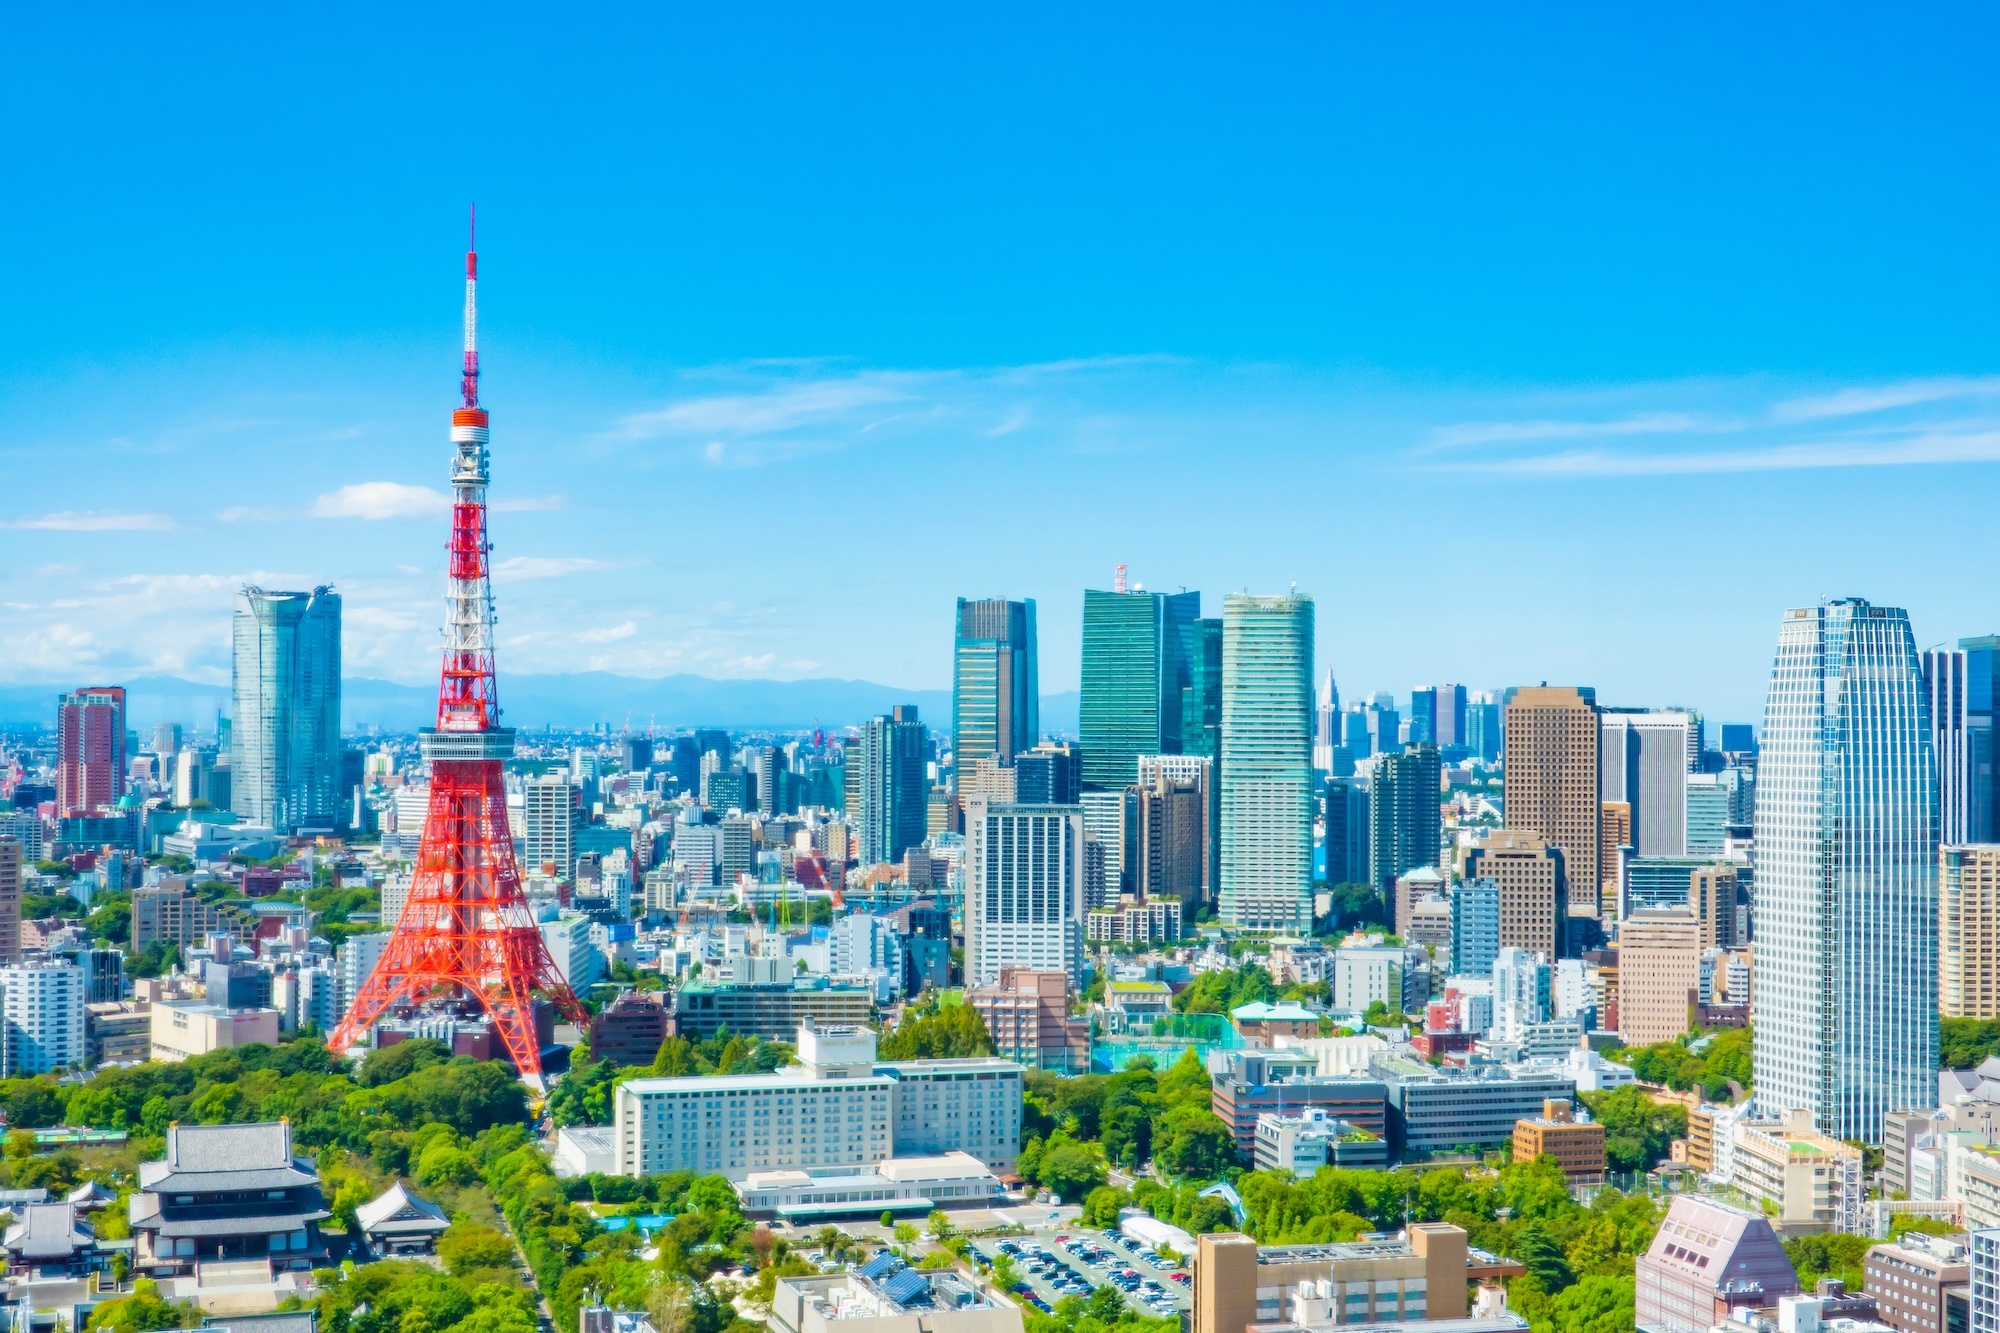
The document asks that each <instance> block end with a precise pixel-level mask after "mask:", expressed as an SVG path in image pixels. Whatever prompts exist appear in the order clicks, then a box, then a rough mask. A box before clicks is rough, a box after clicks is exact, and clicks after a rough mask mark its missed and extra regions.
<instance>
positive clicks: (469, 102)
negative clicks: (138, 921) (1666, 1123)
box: [0, 6, 2000, 718]
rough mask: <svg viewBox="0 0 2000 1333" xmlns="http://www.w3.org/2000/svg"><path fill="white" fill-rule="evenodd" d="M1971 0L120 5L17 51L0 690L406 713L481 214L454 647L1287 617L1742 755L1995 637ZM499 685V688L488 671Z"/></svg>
mask: <svg viewBox="0 0 2000 1333" xmlns="http://www.w3.org/2000/svg"><path fill="white" fill-rule="evenodd" d="M1995 26H1996V21H1995V19H1994V17H1993V16H1992V14H1991V13H1990V12H1987V11H1983V10H1979V9H1974V8H1970V7H1967V8H1961V9H1947V8H1915V7H1897V8H1896V9H1895V10H1894V11H1893V12H1890V11H1886V10H1863V9H1854V10H1849V11H1841V10H1834V9H1825V8H1803V7H1800V8H1784V7H1758V8H1757V9H1756V11H1755V12H1750V13H1743V12H1737V11H1735V10H1731V9H1725V8H1722V7H1709V8H1690V9H1686V10H1681V11H1675V12H1664V11H1662V12H1643V13H1633V12H1607V11H1604V10H1602V9H1599V8H1595V7H1581V6H1579V7H1567V8H1566V7H1526V8H1512V9H1507V10H1504V11H1502V10H1495V9H1491V8H1475V7H1449V6H1442V7H1433V8H1429V9H1425V10H1422V11H1412V10H1385V9H1380V8H1366V9H1364V8H1358V7H1357V8H1338V7H1265V8H1261V9H1255V10H1251V11H1248V12H1245V11H1244V10H1243V9H1242V7H1225V6H1212V7H1207V8H1192V7H1178V8H1176V7H1160V6H1146V7H1129V8H1118V7H1110V6H1100V7H1090V8H1087V9H1086V8H1082V7H1062V8H1056V7H1051V8H1042V9H1037V8H1033V7H1024V6H1006V7H999V6H996V7H992V8H989V9H968V8H956V9H952V10H950V11H949V12H946V11H941V10H939V9H937V8H936V7H916V6H912V7H907V8H893V7H880V8H875V9H871V10H867V11H865V12H864V11H859V10H852V9H839V10H836V9H829V8H825V7H813V8H808V7H799V8H781V7H770V8H762V9H756V10H751V9H747V8H742V7H713V6H711V7H705V9H704V10H702V11H695V10H690V11H686V12H678V13H671V12H669V13H662V12H657V11H654V10H652V9H646V10H635V11H632V12H630V13H626V14H619V13H616V12H614V11H610V10H605V11H598V12H595V13H594V14H593V15H592V16H591V17H589V18H587V19H585V20H581V21H579V20H576V19H573V18H572V17H571V16H568V15H555V14H552V12H550V11H547V10H546V9H528V8H520V9H509V8H507V7H494V6H489V7H482V8H479V9H477V10H472V9H456V10H450V11H444V10H437V11H432V12H430V13H429V14H428V15H426V14H417V15H415V16H413V15H411V14H410V13H407V12H404V11H403V10H402V9H398V8H393V7H381V8H376V9H373V10H363V9H359V8H355V9H345V10H339V11H334V10H327V11H325V12H322V13H320V14H318V15H316V16H314V15H282V14H274V13H271V12H268V11H267V10H265V9H262V8H252V7H247V6H246V7H242V8H239V9H234V10H228V9H221V8H213V9H208V10H205V11H202V12H201V13H200V14H195V15H190V14H188V13H185V12H167V11H159V10H153V9H141V8H132V9H127V10H123V11H118V10H96V11H91V13H90V14H89V15H88V16H84V15H71V14H68V13H64V12H61V11H41V12H34V13H24V14H22V15H17V16H16V22H15V25H14V28H13V29H12V30H11V32H10V40H9V41H8V42H7V43H6V44H5V46H4V48H0V134H4V147H5V157H4V160H5V162H6V163H7V174H8V179H9V185H10V187H11V188H10V191H9V202H8V206H7V207H6V208H5V209H0V246H4V253H5V254H6V255H7V256H8V261H7V262H6V263H5V264H4V265H0V310H4V311H5V312H6V318H5V319H0V459H4V466H5V470H6V475H7V477H8V479H9V482H10V485H9V486H8V488H7V493H6V494H5V495H4V496H0V523H4V524H5V525H6V526H5V527H4V528H0V558H4V560H5V564H6V568H7V569H8V570H9V571H11V577H10V578H9V580H8V584H9V592H8V593H7V594H6V597H5V601H4V605H0V635H4V640H5V642H6V643H7V645H8V651H7V652H6V653H5V654H4V655H0V677H5V678H7V679H11V680H19V681H47V680H68V679H72V678H75V679H81V678H85V677H90V678H99V677H103V678H109V677H115V676H118V675H121V674H135V673H142V672H150V671H167V672H172V673H176V674H182V675H187V676H191V677H194V678H197V679H220V678H222V676H223V674H224V672H225V671H226V658H225V655H224V648H225V644H226V637H227V615H228V607H229V597H230V593H231V591H232V590H233V589H234V588H235V587H236V586H237V585H239V584H240V583H241V582H243V581H245V580H247V579H255V580H258V581H262V582H265V583H267V584H281V583H290V584H306V583H313V582H332V583H334V584H336V585H337V586H338V587H339V588H340V589H341V590H342V592H343V593H344V594H345V596H346V598H347V601H346V607H347V616H348V628H347V638H348V667H349V671H350V672H351V673H353V674H365V675H374V676H383V677H388V678H393V679H401V680H419V679H422V678H424V677H426V676H428V675H429V674H430V673H431V671H432V670H433V661H434V658H433V653H434V647H435V643H436V625H437V621H438V615H439V602H438V596H439V593H440V592H441V587H440V577H439V574H438V567H439V564H440V562H441V549H440V548H441V545H442V539H443V528H442V523H441V519H440V516H439V513H438V508H437V506H438V503H439V495H440V493H441V491H442V489H443V486H444V477H445V467H446V455H447V450H446V446H445V443H444V422H445V417H444V414H445V413H446V412H447V411H448V410H449V408H450V407H451V405H452V402H453V394H454V387H455V385H454V373H455V356H456V337H457V319H458V301H459V297H460V291H459V286H458V277H459V272H460V270H459V267H458V265H459V255H458V252H459V251H460V250H461V249H462V248H463V244H464V241H463V235H464V217H465V205H466V203H467V202H468V201H469V200H477V201H478V203H479V207H480V217H481V232H480V234H481V243H480V244H481V251H482V276H483V277H484V279H485V282H484V283H483V285H482V290H481V306H482V315H483V320H482V328H483V342H484V346H485V355H484V361H485V366H486V379H485V396H486V398H487V401H488V403H489V405H490V406H491V407H492V409H493V411H494V414H495V416H494V453H495V474H496V475H495V488H494V493H493V494H494V500H495V503H496V509H497V510H498V511H499V512H497V513H496V514H495V517H494V537H495V541H496V544H497V547H498V549H497V551H496V558H497V559H498V561H499V562H500V563H499V567H498V568H499V577H500V588H499V595H500V605H501V615H502V623H501V642H502V645H503V646H502V657H501V668H502V671H503V673H504V672H505V671H507V670H510V669H512V670H521V671H529V670H532V671H554V670H564V669H580V668H584V667H597V668H601V669H607V670H615V671H623V672H627V673H630V674H636V675H658V674H664V673H667V672H670V671H694V672H698V673H701V674H706V675H757V674H769V675H778V676H801V675H840V676H857V677H866V678H869V679H875V680H881V681H886V682H890V683H895V684H903V685H909V686H912V687H916V686H924V687H935V686H939V685H941V684H943V683H944V681H945V677H946V670H947V662H948V651H947V650H948V636H949V620H950V610H951V599H952V598H953V597H954V596H956V595H960V594H965V595H990V594H994V593H1006V594H1009V595H1013V596H1033V597H1036V598H1037V599H1038V600H1039V601H1040V603H1041V624H1042V633H1043V679H1044V681H1045V682H1046V684H1047V686H1048V687H1049V688H1052V689H1054V688H1066V687H1071V686H1073V685H1074V683H1075V679H1076V670H1077V666H1076V650H1077V623H1076V622H1077V615H1078V607H1079V604H1080V598H1081V593H1080V590H1081V589H1082V588H1083V587H1085V586H1106V585H1108V583H1109V580H1110V577H1111V568H1112V566H1113V565H1114V564H1115V563H1117V562H1119V561H1126V562H1128V563H1129V564H1130V565H1131V567H1132V571H1133V576H1134V577H1135V578H1136V579H1139V580H1142V581H1144V582H1145V583H1147V584H1148V586H1153V587H1179V586H1187V587H1198V588H1201V589H1202V590H1203V591H1204V592H1205V593H1208V594H1210V595H1211V597H1213V598H1215V599H1216V601H1217V603H1218V604H1219V595H1220V593H1221V592H1223V591H1224V590H1226V589H1231V588H1244V587H1248V588H1251V589H1253V590H1263V591H1270V590H1276V589H1282V588H1284V587H1286V586H1288V585H1289V584H1291V583H1294V582H1296V583H1297V584H1298V586H1299V587H1300V588H1301V589H1303V590H1306V591H1309V592H1312V593H1313V594H1315V595H1316V596H1317V597H1318V598H1319V607H1320V618H1319V626H1320V641H1319V645H1318V650H1319V656H1320V660H1321V661H1322V662H1323V663H1329V664H1331V665H1332V666H1333V667H1334V669H1335V671H1336V672H1337V673H1338V675H1339V677H1340V680H1341V683H1342V686H1343V688H1344V689H1345V690H1347V691H1349V692H1350V693H1354V694H1359V693H1361V692H1364V691H1368V690H1375V689H1392V690H1395V691H1396V692H1397V693H1399V694H1401V693H1404V692H1406V691H1407V690H1408V689H1409V687H1410V686H1411V685H1414V684H1419V683H1424V682H1430V681H1437V680H1456V681H1464V682H1468V683H1470V684H1472V685H1475V686H1486V685H1500V684H1505V683H1510V682H1519V681H1527V680H1541V679H1548V680H1552V681H1581V682H1587V683H1592V684H1595V685H1596V686H1597V687H1598V689H1599V692H1600V696H1601V697H1603V698H1605V699H1606V700H1607V701H1610V702H1621V703H1649V702H1651V703H1667V702H1675V703H1689V704H1693V705H1696V706H1699V707H1703V708H1705V709H1707V710H1708V711H1709V713H1710V715H1711V716H1712V717H1717V718H1721V717H1729V718H1753V717H1755V716H1756V715H1757V714H1758V712H1759V710H1760V708H1761V701H1762V689H1763V680H1764V674H1765V672H1766V670H1767V669H1768V663H1769V660H1770V654H1771V647H1772V644H1773V643H1774V641H1775V637H1776V629H1777V623H1778V617H1779V615H1780V613H1781V612H1782V610H1783V609H1784V608H1785V607H1786V606H1789V605H1795V604H1799V603H1803V602H1809V601H1812V600H1813V599H1815V598H1818V597H1822V596H1837V595H1846V594H1858V595H1863V596H1867V597H1870V598H1872V599H1874V600H1877V601H1883V602H1891V603H1897V604H1901V605H1905V606H1908V607H1909V608H1910V609H1911V612H1912V615H1913V617H1914V618H1915V621H1916V625H1917V631H1918V634H1919V637H1920V639H1922V640H1923V641H1924V642H1935V641H1939V640H1944V639H1949V638H1956V637H1957V636H1959V635H1962V634H1970V633H1982V632H1989V631H1992V630H1994V629H1996V628H2000V606H1996V605H1995V596H1994V593H1993V579H1992V577H1991V575H1990V573H1989V572H1988V567H1989V566H1990V564H1991V563H1992V562H1991V560H1990V558H1988V557H1987V556H1986V555H1985V549H1986V547H1987V545H1988V544H1989V543H1988V541H1987V536H1986V534H1987V533H1988V531H1989V529H1990V525H1991V522H1992V518H1991V515H1992V511H1993V509H1994V501H1995V499H1996V496H2000V486H1996V482H2000V469H1996V461H2000V320H1996V316H1995V312H1996V310H2000V299H1996V298H2000V290H1996V289H2000V281H1997V280H1996V279H2000V270H1996V264H1995V260H1994V252H1995V246H1994V244H1993V240H1992V227H1991V222H1992V219H1993V217H1994V216H1995V215H1996V209H1995V204H1996V199H1995V197H1994V196H1995V185H1994V182H1995V180H1996V178H2000V177H1996V171H1995V167H1996V163H1995V161H1994V158H1995V156H1996V151H2000V150H1996V146H1995V140H1994V137H1993V135H1992V133H1991V127H1992V126H1993V125H1994V124H1995V123H1996V114H1995V113H1996V110H2000V108H1996V106H1995V102H1996V98H2000V94H1996V91H1995V84H1994V82H1993V80H1992V79H1991V78H1990V77H1989V74H1988V71H1987V70H1986V68H1985V67H1984V65H1983V63H1982V53H1984V52H1988V51H1990V50H1991V49H1992V47H1993V43H1994V39H1995V36H1996V33H1995V31H1994V29H1995ZM503 690H504V684H503Z"/></svg>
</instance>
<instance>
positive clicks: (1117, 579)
mask: <svg viewBox="0 0 2000 1333" xmlns="http://www.w3.org/2000/svg"><path fill="white" fill-rule="evenodd" d="M1111 591H1113V592H1124V591H1125V566H1123V565H1120V566H1118V572H1117V573H1116V574H1114V575H1113V576H1112V578H1111Z"/></svg>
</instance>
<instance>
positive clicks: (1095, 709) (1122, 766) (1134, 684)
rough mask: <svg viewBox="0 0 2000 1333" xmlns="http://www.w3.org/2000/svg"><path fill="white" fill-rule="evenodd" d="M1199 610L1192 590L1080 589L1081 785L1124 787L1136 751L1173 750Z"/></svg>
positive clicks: (1101, 788) (1178, 736) (1095, 788)
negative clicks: (1188, 652) (1186, 654)
mask: <svg viewBox="0 0 2000 1333" xmlns="http://www.w3.org/2000/svg"><path fill="white" fill-rule="evenodd" d="M1170 604H1171V605H1170ZM1200 615H1201V594H1199V593H1179V594H1175V595H1173V596H1171V597H1170V596H1167V595H1164V594H1161V593H1151V592H1101V591H1098V590H1096V589H1087V590H1085V592H1084V594H1083V682H1082V689H1081V692H1080V695H1079V698H1078V703H1077V707H1078V723H1077V726H1078V733H1079V737H1080V739H1081V741H1082V749H1083V789H1084V790H1085V791H1087V792H1088V791H1123V790H1124V789H1125V786H1126V784H1127V783H1129V782H1131V781H1132V777H1133V774H1134V773H1135V772H1136V771H1137V764H1138V758H1139V756H1140V755H1142V754H1174V753H1178V752H1179V750H1180V747H1181V731H1182V727H1181V721H1182V719H1181V716H1180V713H1181V690H1182V687H1183V685H1184V684H1186V676H1187V674H1188V670H1187V662H1186V661H1185V659H1184V657H1183V656H1182V654H1183V653H1184V652H1185V651H1186V650H1187V648H1188V646H1189V644H1190V641H1191V639H1192V638H1193V637H1194V629H1193V626H1194V624H1195V622H1196V621H1197V620H1198V619H1199V617H1200Z"/></svg>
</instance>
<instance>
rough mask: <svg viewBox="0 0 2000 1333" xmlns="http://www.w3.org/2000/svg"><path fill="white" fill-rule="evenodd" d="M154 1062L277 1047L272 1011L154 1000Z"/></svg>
mask: <svg viewBox="0 0 2000 1333" xmlns="http://www.w3.org/2000/svg"><path fill="white" fill-rule="evenodd" d="M152 1017H153V1030H152V1038H153V1050H152V1058H153V1059H155V1060H168V1061H181V1060H189V1059H192V1058H194V1057H195V1056H197V1055H207V1054H209V1053H210V1052H212V1051H233V1050H235V1049H237V1048H238V1047H241V1046H260V1045H261V1046H275V1045H277V1044H278V1018H279V1015H278V1011H277V1010H276V1009H231V1008H229V1007H227V1006H226V1005H220V1004H209V1003H205V1002H203V1001H199V1000H155V1001H154V1002H153V1008H152Z"/></svg>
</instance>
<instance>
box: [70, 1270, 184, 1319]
mask: <svg viewBox="0 0 2000 1333" xmlns="http://www.w3.org/2000/svg"><path fill="white" fill-rule="evenodd" d="M186 1314H187V1311H186V1309H185V1308H184V1307H182V1306H179V1305H174V1304H172V1303H170V1302H168V1301H164V1300H161V1299H160V1288H159V1285H158V1284H157V1283H155V1282H154V1281H152V1279H150V1278H140V1279H139V1281H138V1282H137V1283H136V1284H135V1285H134V1289H133V1292H132V1294H131V1295H130V1296H120V1297H118V1298H117V1299H116V1300H110V1301H106V1302H104V1304H102V1305H100V1306H98V1307H97V1308H96V1309H95V1310H92V1311H91V1312H90V1323H89V1325H88V1328H89V1330H90V1333H97V1330H99V1329H103V1330H106V1331H107V1333H152V1331H153V1330H155V1329H163V1328H179V1327H180V1326H181V1324H182V1322H183V1319H184V1318H185V1316H186Z"/></svg>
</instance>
